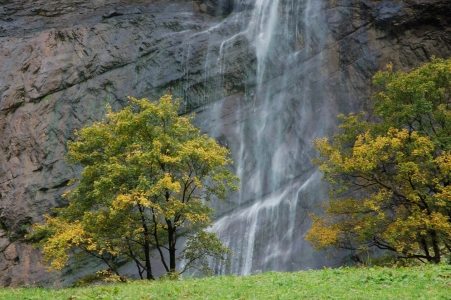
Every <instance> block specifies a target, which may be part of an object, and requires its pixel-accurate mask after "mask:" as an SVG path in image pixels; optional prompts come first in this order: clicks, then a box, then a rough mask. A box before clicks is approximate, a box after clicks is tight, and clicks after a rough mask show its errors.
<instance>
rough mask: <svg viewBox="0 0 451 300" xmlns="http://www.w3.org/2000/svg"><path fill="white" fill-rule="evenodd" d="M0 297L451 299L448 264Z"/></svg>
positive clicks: (0, 292) (1, 292) (2, 293)
mask: <svg viewBox="0 0 451 300" xmlns="http://www.w3.org/2000/svg"><path fill="white" fill-rule="evenodd" d="M0 299H5V300H6V299H14V300H16V299H52V300H53V299H55V300H56V299H259V300H260V299H451V266H449V265H441V266H433V265H428V266H423V267H417V268H396V269H390V268H374V269H373V268H371V269H365V268H349V269H348V268H340V269H324V270H318V271H304V272H296V273H275V272H269V273H264V274H259V275H253V276H246V277H237V276H224V277H210V278H204V279H186V280H180V281H155V282H142V281H136V282H132V283H128V284H116V285H105V286H94V287H87V288H67V289H60V290H51V289H41V288H21V289H0Z"/></svg>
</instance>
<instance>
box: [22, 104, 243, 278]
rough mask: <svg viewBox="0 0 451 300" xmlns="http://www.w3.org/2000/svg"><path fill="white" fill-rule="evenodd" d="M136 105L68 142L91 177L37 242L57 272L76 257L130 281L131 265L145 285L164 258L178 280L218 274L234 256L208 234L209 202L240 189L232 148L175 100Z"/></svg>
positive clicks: (36, 232)
mask: <svg viewBox="0 0 451 300" xmlns="http://www.w3.org/2000/svg"><path fill="white" fill-rule="evenodd" d="M129 101H130V106H128V107H126V108H125V109H123V110H121V111H119V112H112V111H111V109H110V108H109V109H108V114H107V115H106V120H103V121H101V122H96V123H94V124H93V125H92V126H87V127H84V128H82V129H81V130H80V131H78V132H77V133H76V136H77V139H76V141H74V142H69V143H68V149H69V151H68V154H67V160H68V162H69V163H73V164H74V163H76V164H81V165H82V166H83V167H84V170H83V172H82V173H81V178H79V179H74V180H73V181H72V182H71V184H72V186H73V188H72V189H71V190H69V191H68V192H67V193H66V194H65V197H66V198H67V199H68V200H69V206H68V207H66V208H58V209H55V216H50V215H47V216H45V223H44V224H35V225H34V226H33V234H32V235H30V236H29V237H28V238H30V239H34V240H39V245H41V246H42V249H43V253H44V257H45V259H46V260H47V261H50V262H51V267H52V268H53V269H56V270H60V269H62V268H63V267H64V266H66V265H67V264H68V262H69V261H70V259H71V257H72V254H73V253H75V254H76V255H83V254H88V255H90V256H93V257H96V258H98V259H100V260H102V261H103V262H104V263H105V264H106V268H107V272H110V273H112V274H113V275H114V276H117V277H118V278H119V279H121V280H122V279H123V278H122V276H121V274H120V273H119V266H120V265H122V264H124V263H126V262H133V263H135V264H136V267H137V270H138V273H139V275H140V276H141V278H147V279H153V278H154V276H153V273H152V264H153V262H155V257H156V258H158V259H159V260H160V261H161V264H162V265H163V267H164V269H165V270H166V272H169V273H175V272H179V273H182V272H184V271H185V270H186V269H188V268H190V267H194V268H198V269H200V270H201V271H204V272H208V270H209V264H208V259H219V260H222V261H224V260H226V259H227V256H228V255H229V254H230V251H229V250H228V249H227V247H225V246H223V245H222V243H221V242H220V241H219V239H218V238H217V236H216V235H215V234H214V233H211V232H208V231H207V229H208V227H209V226H211V224H212V221H211V218H212V214H213V209H212V208H210V207H209V206H207V205H206V204H205V203H206V202H207V201H209V200H210V199H224V198H225V196H226V193H227V192H228V191H230V190H235V189H236V188H237V186H236V184H235V183H236V182H237V180H238V179H237V178H236V177H235V176H234V175H233V174H232V173H231V172H230V171H229V170H228V169H227V168H226V167H227V166H228V165H229V164H231V163H232V161H231V159H230V158H229V150H227V149H226V148H224V147H221V146H220V145H218V143H216V141H214V140H213V139H211V138H209V137H208V136H206V135H202V134H200V131H199V129H198V128H196V127H194V126H193V125H192V124H191V120H192V116H179V115H178V102H177V101H173V100H172V99H171V96H169V95H166V96H163V97H162V98H161V99H160V100H159V101H158V102H154V103H152V102H150V101H148V100H147V99H141V100H138V99H134V98H131V97H130V98H129ZM184 245H185V247H184V248H183V246H184ZM176 250H179V251H177V252H176ZM153 256H154V257H153ZM182 259H183V261H184V263H183V266H182V269H176V267H177V262H178V261H179V260H182Z"/></svg>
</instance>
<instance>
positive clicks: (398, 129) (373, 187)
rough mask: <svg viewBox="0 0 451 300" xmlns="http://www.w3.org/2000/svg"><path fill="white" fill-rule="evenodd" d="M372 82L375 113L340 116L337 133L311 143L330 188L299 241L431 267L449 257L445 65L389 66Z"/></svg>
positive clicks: (450, 114)
mask: <svg viewBox="0 0 451 300" xmlns="http://www.w3.org/2000/svg"><path fill="white" fill-rule="evenodd" d="M373 83H374V84H375V85H376V86H379V87H380V88H381V91H380V92H379V93H377V94H375V97H374V99H375V103H374V112H373V113H372V114H371V115H367V114H365V113H359V114H352V113H351V114H350V115H348V116H343V115H341V116H339V118H340V119H341V121H342V123H341V125H340V128H341V132H340V133H338V134H336V135H334V136H333V138H331V139H329V138H327V137H326V138H320V139H317V140H316V142H315V143H314V145H315V147H316V149H317V150H318V151H319V158H318V159H315V160H314V162H315V163H316V164H317V165H319V169H320V170H321V171H322V172H323V173H324V178H325V179H326V180H327V181H328V182H329V183H330V184H331V187H332V189H331V198H330V201H329V202H328V204H327V206H326V208H325V215H324V216H323V215H312V217H313V225H312V228H311V229H310V231H309V232H308V234H307V235H306V238H307V239H308V240H309V241H310V242H311V243H312V244H313V246H314V247H315V248H316V249H328V248H331V249H333V248H341V249H350V250H353V251H354V253H355V254H356V255H357V256H358V254H359V252H362V251H365V250H368V249H370V248H371V247H377V248H379V249H383V250H387V251H388V252H389V253H392V254H393V257H395V258H396V259H400V258H405V259H416V260H420V261H423V262H433V263H438V262H440V261H441V260H442V259H443V258H444V257H445V256H447V255H449V254H450V252H451V220H450V217H451V60H442V59H435V58H434V59H433V60H432V61H431V62H430V63H428V64H426V65H424V66H422V67H420V68H418V69H414V70H412V71H410V72H408V73H404V72H394V71H393V69H392V66H391V65H389V66H388V68H387V70H386V71H380V72H378V73H377V74H376V75H375V76H374V78H373Z"/></svg>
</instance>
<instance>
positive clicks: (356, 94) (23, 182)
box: [0, 0, 451, 286]
mask: <svg viewBox="0 0 451 300" xmlns="http://www.w3.org/2000/svg"><path fill="white" fill-rule="evenodd" d="M449 11H451V2H450V1H448V0H404V1H400V0H399V1H395V0H394V1H376V0H374V1H371V0H361V1H355V0H322V1H320V0H273V1H269V0H234V1H233V0H203V1H182V0H179V1H169V0H168V1H150V0H147V1H146V0H133V1H119V0H109V1H105V0H94V1H91V0H90V1H88V0H73V1H62V0H51V1H49V0H47V1H43V0H39V1H31V0H3V1H1V0H0V20H1V22H0V97H1V98H0V224H1V227H2V228H3V229H1V230H0V269H1V272H0V284H1V285H4V286H8V285H11V286H18V285H27V284H28V285H35V284H39V285H48V286H49V285H57V286H58V285H66V284H69V283H71V282H73V281H74V279H75V278H76V276H78V274H80V272H78V271H77V272H75V271H74V270H73V268H72V269H69V268H68V269H67V270H65V271H64V273H62V274H55V273H53V274H51V273H46V272H45V270H44V267H43V266H42V262H41V256H40V254H39V252H38V250H36V249H32V247H31V246H30V245H28V244H26V243H25V242H24V241H23V236H24V234H25V233H26V232H27V231H28V230H29V225H30V224H32V223H34V222H39V221H42V215H43V214H45V213H49V212H50V209H51V208H52V207H60V206H64V205H66V203H65V200H64V199H62V197H61V194H62V193H63V192H64V191H65V190H66V189H67V188H66V184H67V182H68V180H69V179H70V178H73V177H75V176H77V175H78V174H79V172H80V169H79V168H78V167H77V166H68V165H66V164H65V163H64V155H65V153H66V142H67V140H69V139H72V138H73V137H74V136H73V130H74V129H76V128H80V127H81V126H84V125H86V124H89V123H90V122H92V121H94V120H98V119H101V118H102V116H103V114H104V112H105V105H106V104H107V103H110V104H111V105H112V106H113V108H120V107H122V106H123V105H124V104H125V103H126V96H127V95H130V96H134V97H148V98H152V99H156V98H157V97H159V96H160V95H162V94H164V93H167V92H169V91H170V92H172V93H173V95H174V96H177V97H178V96H180V97H182V98H183V101H184V102H183V104H184V111H195V112H196V113H197V117H196V122H197V125H199V126H201V128H202V129H203V130H204V131H205V132H208V133H209V134H210V135H212V136H214V137H215V138H217V140H218V141H220V143H222V144H223V145H227V146H228V147H229V148H230V149H231V150H232V155H233V158H234V160H235V165H234V169H235V170H234V171H235V172H236V173H237V174H238V175H239V176H240V177H241V179H242V184H241V191H240V192H239V193H236V194H234V195H231V196H230V197H229V199H228V200H227V201H225V202H222V203H218V204H215V206H216V210H217V213H218V219H217V221H216V223H215V227H214V230H216V231H217V232H218V233H219V234H220V236H221V238H222V239H223V240H224V242H225V243H226V244H228V245H229V246H230V247H231V248H232V250H233V251H234V252H235V256H234V257H233V259H232V266H231V268H225V267H223V266H217V271H218V272H222V273H225V272H234V273H238V274H249V273H252V272H258V271H260V270H261V271H265V270H270V269H272V270H297V269H303V268H315V267H321V266H323V265H325V264H329V265H330V264H337V263H342V261H339V260H336V261H328V260H326V259H325V258H324V255H323V254H322V253H314V252H313V251H312V249H311V247H310V246H309V245H308V243H306V242H305V241H304V240H303V237H302V236H303V234H304V233H305V231H306V230H307V229H308V227H309V225H310V223H309V219H308V217H307V215H308V213H309V212H310V211H312V210H314V209H315V205H316V204H318V203H321V202H322V201H324V200H325V199H327V193H326V191H325V187H324V186H322V184H321V183H320V181H319V179H320V177H321V175H320V174H319V173H318V172H317V171H316V169H315V168H314V167H313V166H312V164H311V162H310V161H311V158H312V157H314V156H315V152H314V151H313V149H312V148H311V146H310V142H311V141H312V140H313V139H314V138H316V137H320V136H324V135H326V134H328V133H329V134H330V133H331V132H332V131H333V130H334V128H335V126H336V124H335V122H336V121H335V116H336V115H337V114H338V113H347V112H349V111H356V110H360V109H361V108H366V107H367V105H368V99H369V95H370V93H371V86H370V83H371V77H372V75H373V74H374V73H375V72H376V71H377V70H378V69H380V68H383V67H384V65H385V64H386V63H389V62H393V64H394V67H395V68H396V69H402V70H408V69H410V68H411V67H416V66H419V65H420V64H423V63H425V62H427V61H429V60H430V58H431V57H432V56H437V57H443V58H447V57H450V56H451V48H450V46H449V45H451V24H450V19H449V16H448V12H449ZM92 267H93V268H95V266H92ZM81 273H89V270H87V269H85V270H83V272H81ZM74 274H77V275H74Z"/></svg>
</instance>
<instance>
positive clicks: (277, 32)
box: [200, 0, 334, 275]
mask: <svg viewBox="0 0 451 300" xmlns="http://www.w3.org/2000/svg"><path fill="white" fill-rule="evenodd" d="M321 3H322V1H316V0H256V2H255V4H254V7H253V10H252V13H251V16H250V17H249V18H248V20H249V21H248V23H247V26H243V29H242V30H241V31H239V32H237V33H235V34H233V35H231V36H230V37H229V38H227V39H225V40H223V41H222V42H221V44H220V47H219V55H218V58H217V62H216V63H217V65H218V68H219V72H220V73H221V76H222V79H221V82H220V83H219V86H222V85H225V84H226V82H227V79H226V78H224V77H225V75H224V74H225V73H226V68H227V62H226V55H227V51H230V49H233V47H234V45H235V44H237V43H238V42H237V41H239V40H241V39H243V38H245V39H246V40H248V41H249V44H250V49H253V50H252V51H254V53H255V54H254V55H255V59H256V63H255V64H256V68H255V69H256V70H255V74H254V79H253V81H254V82H253V83H251V84H248V85H249V86H251V87H250V88H249V90H245V91H244V96H243V97H241V98H240V100H239V101H236V100H235V101H234V102H233V101H232V102H233V103H229V102H228V101H226V100H223V101H219V102H217V103H214V104H212V105H211V106H212V107H210V109H206V111H208V114H209V116H208V117H206V116H202V112H201V113H200V118H201V119H202V118H204V119H208V121H205V122H204V123H206V124H212V123H215V124H216V126H215V127H214V128H205V127H204V128H203V129H204V130H206V131H207V132H209V134H211V135H212V136H215V137H216V138H223V139H225V140H226V143H227V146H228V147H230V148H231V150H232V156H233V158H234V161H235V168H236V173H237V175H238V176H239V177H240V178H241V189H240V191H239V192H238V193H236V194H234V195H231V196H230V197H229V198H230V199H229V200H228V202H229V203H231V204H230V207H231V208H229V209H228V210H227V209H226V210H224V211H225V212H224V213H223V214H222V216H221V217H220V218H219V219H217V220H216V221H215V224H214V227H213V231H215V232H217V233H218V234H219V236H220V238H221V239H222V240H223V241H224V243H225V244H227V245H228V246H229V247H230V248H231V250H232V251H233V252H234V255H233V257H232V263H231V267H230V268H228V267H226V266H217V271H218V272H219V273H235V274H242V275H245V274H250V273H253V272H258V271H265V270H298V269H306V268H315V267H321V266H323V265H325V264H331V262H330V261H329V262H325V261H324V259H322V258H321V257H322V256H323V255H322V254H316V253H314V251H313V250H312V248H311V247H310V245H309V244H308V243H307V242H305V241H304V240H303V237H302V236H303V234H304V233H305V232H306V230H307V229H308V228H309V226H310V223H309V220H308V213H309V212H311V211H312V210H314V209H315V205H316V204H318V203H321V202H322V201H324V200H325V199H327V194H326V192H325V189H324V187H323V186H322V185H321V184H320V178H321V175H320V174H319V173H318V172H317V171H316V168H315V167H314V166H313V165H312V163H311V159H312V158H313V157H314V156H315V151H314V150H313V149H312V147H311V145H310V143H311V141H313V140H314V139H315V138H316V137H320V136H323V135H324V134H325V132H326V131H327V130H328V129H330V128H331V126H332V124H331V123H332V122H331V121H330V120H331V118H329V115H330V114H331V113H330V112H329V111H328V110H327V108H326V107H325V105H324V100H323V99H324V97H325V95H324V94H323V92H322V91H323V89H322V86H321V78H323V77H324V76H325V74H323V73H324V70H323V69H324V68H323V66H324V64H325V61H324V59H323V52H322V51H323V50H324V48H325V46H326V34H327V30H326V28H325V25H324V23H325V22H324V20H323V19H324V16H323V13H322V7H321ZM233 17H235V18H237V16H236V15H235V16H233ZM208 48H209V49H210V46H209V47H208ZM212 48H214V47H212ZM209 51H210V50H209ZM209 56H210V52H208V53H207V57H209ZM206 72H207V71H206ZM231 107H233V108H231ZM332 114H333V115H334V113H332ZM212 115H213V116H212ZM212 120H213V121H212ZM225 123H227V124H225ZM224 136H225V138H224Z"/></svg>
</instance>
